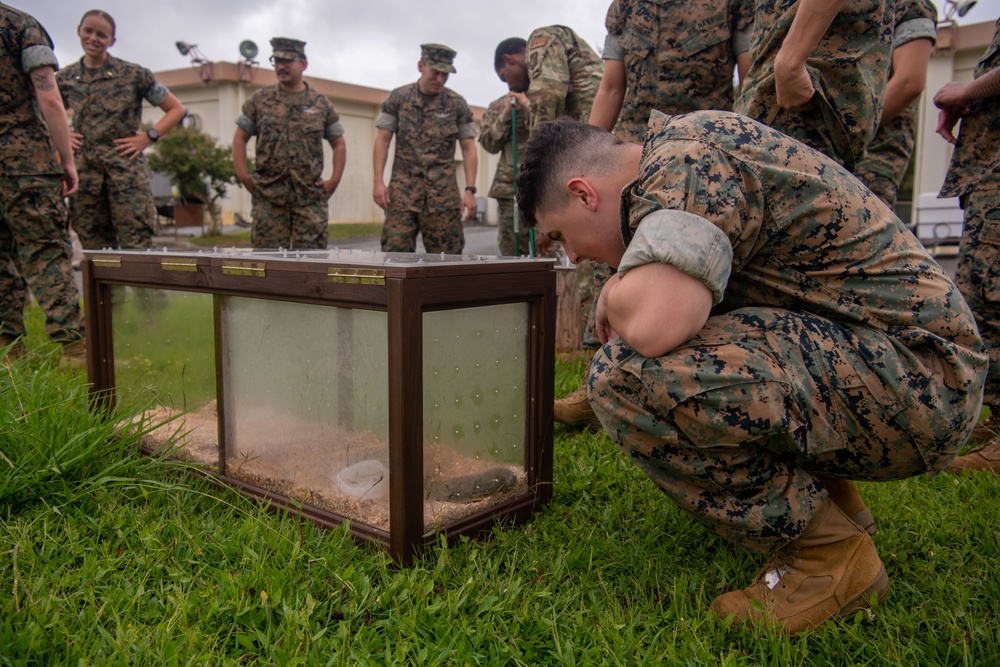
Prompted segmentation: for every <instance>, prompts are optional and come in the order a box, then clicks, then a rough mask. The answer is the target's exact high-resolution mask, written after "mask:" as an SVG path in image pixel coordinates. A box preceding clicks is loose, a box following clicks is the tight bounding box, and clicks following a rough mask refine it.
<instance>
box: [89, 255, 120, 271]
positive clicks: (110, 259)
mask: <svg viewBox="0 0 1000 667" xmlns="http://www.w3.org/2000/svg"><path fill="white" fill-rule="evenodd" d="M94 266H103V267H107V268H110V269H120V268H122V258H121V257H120V256H117V255H109V256H107V257H95V258H94Z"/></svg>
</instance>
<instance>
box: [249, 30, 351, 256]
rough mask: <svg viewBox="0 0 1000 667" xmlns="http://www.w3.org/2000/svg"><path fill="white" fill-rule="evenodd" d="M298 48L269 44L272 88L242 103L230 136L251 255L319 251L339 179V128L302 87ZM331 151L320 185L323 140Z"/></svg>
mask: <svg viewBox="0 0 1000 667" xmlns="http://www.w3.org/2000/svg"><path fill="white" fill-rule="evenodd" d="M305 47H306V43H305V42H303V41H300V40H297V39H290V38H288V37H275V38H273V39H272V40H271V48H272V50H273V54H272V56H271V62H272V64H273V65H274V72H275V76H276V77H277V79H278V83H276V84H274V85H271V86H265V87H263V88H261V89H260V90H258V91H257V92H256V93H254V94H253V97H251V98H250V99H249V100H247V101H246V102H245V103H244V104H243V113H242V114H240V117H239V118H237V119H236V133H235V134H234V136H233V165H234V166H235V167H236V175H237V176H238V177H239V179H240V182H242V183H243V185H244V187H246V188H247V190H249V191H250V193H251V194H252V195H253V210H252V216H253V230H252V232H251V237H252V241H253V246H254V248H303V249H308V248H319V249H322V248H326V245H327V238H328V236H329V227H328V224H329V220H330V214H329V205H328V203H327V202H328V201H329V199H330V197H331V196H332V195H333V193H334V192H335V191H336V189H337V186H338V185H339V184H340V179H341V178H342V177H343V175H344V165H345V164H346V162H347V142H346V141H345V140H344V126H343V125H342V124H341V122H340V116H338V115H337V112H336V111H335V110H334V108H333V104H332V103H331V102H330V100H329V98H327V97H326V95H323V94H322V93H319V92H317V91H315V90H313V89H312V87H310V86H309V84H308V83H307V82H306V81H304V80H303V78H302V74H303V72H305V70H306V67H307V66H308V65H309V61H308V59H307V58H306V52H305ZM253 136H255V137H257V140H256V141H257V144H256V147H255V150H256V159H255V169H254V173H253V176H251V175H250V174H249V172H248V170H247V159H246V155H247V142H249V141H250V137H253ZM324 139H325V140H326V141H327V142H329V144H330V148H331V149H332V151H333V173H332V174H331V176H330V178H329V179H328V180H323V140H324Z"/></svg>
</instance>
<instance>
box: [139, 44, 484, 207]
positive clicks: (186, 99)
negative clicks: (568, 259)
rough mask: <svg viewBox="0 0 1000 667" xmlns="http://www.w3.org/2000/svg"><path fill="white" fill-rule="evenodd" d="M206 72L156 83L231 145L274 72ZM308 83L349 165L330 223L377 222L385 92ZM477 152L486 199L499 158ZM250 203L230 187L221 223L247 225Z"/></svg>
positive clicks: (162, 75)
mask: <svg viewBox="0 0 1000 667" xmlns="http://www.w3.org/2000/svg"><path fill="white" fill-rule="evenodd" d="M205 71H206V69H205V68H203V69H201V70H196V69H194V68H191V67H188V68H184V69H176V70H168V71H163V72H156V78H157V79H158V80H159V81H160V82H161V83H162V84H164V85H165V86H166V87H167V88H169V89H170V92H172V93H173V94H174V95H176V96H177V98H178V99H179V100H180V101H181V103H182V104H184V106H185V108H186V110H187V112H188V114H190V115H191V117H192V119H193V120H194V122H195V123H196V125H197V127H198V128H199V129H201V130H202V131H203V132H205V133H206V134H208V135H209V136H211V137H213V138H214V139H215V140H216V141H218V142H219V143H220V144H224V145H226V146H231V145H232V140H233V133H234V132H235V131H236V124H235V123H236V118H237V117H238V116H239V114H240V112H241V109H242V107H243V103H244V102H245V101H246V100H247V99H249V98H250V96H251V95H253V93H254V91H256V90H257V89H258V88H260V87H262V86H266V85H270V84H273V83H276V79H275V77H274V72H273V71H272V70H269V69H262V68H260V69H254V70H253V78H252V80H251V81H250V82H249V83H246V82H243V81H241V80H240V73H241V70H240V67H239V66H238V65H237V64H235V63H227V62H217V63H211V64H210V66H209V68H208V69H207V71H209V72H210V74H211V76H210V80H209V81H208V82H207V83H206V82H204V81H203V80H202V75H203V73H204V72H205ZM306 81H307V82H308V83H309V85H310V86H312V87H313V88H314V89H316V90H318V91H320V92H322V93H323V94H325V95H326V96H327V97H329V98H330V101H332V102H333V105H334V107H335V108H336V110H337V113H338V114H340V120H341V122H342V123H343V124H344V139H345V141H346V142H347V166H346V168H345V170H344V177H343V180H342V181H341V182H340V186H339V187H338V188H337V191H336V192H335V193H334V195H333V197H331V198H330V221H331V222H381V221H382V220H383V219H384V217H385V216H384V212H383V211H382V209H380V208H379V207H378V206H376V205H375V202H374V201H373V200H372V185H373V180H374V171H373V167H372V154H373V152H374V149H375V135H376V130H375V120H376V118H377V117H378V114H379V111H380V109H381V106H382V102H383V101H384V100H385V99H386V97H388V96H389V91H388V90H381V89H378V88H368V87H365V86H356V85H352V84H346V83H341V82H338V81H330V80H327V79H317V78H313V77H308V76H307V77H306ZM405 83H407V82H405V81H404V82H400V85H405ZM471 108H472V113H473V116H474V117H475V119H476V121H477V122H478V121H479V120H480V119H481V118H482V116H483V112H484V111H485V109H483V108H482V107H476V106H472V107H471ZM162 115H163V112H162V111H161V110H160V109H159V108H157V107H151V106H149V105H144V107H143V122H147V123H152V122H155V121H156V120H157V119H158V118H160V117H161V116H162ZM477 147H478V148H479V151H478V170H477V177H476V183H475V184H474V185H475V186H476V188H477V189H478V190H479V196H480V197H481V198H484V197H485V193H486V192H487V191H488V190H489V186H490V182H491V180H492V177H493V172H494V170H495V169H496V163H497V159H498V157H497V156H495V155H489V154H488V153H486V152H485V151H484V150H483V149H482V147H479V145H478V143H477ZM255 148H256V140H255V139H251V141H250V143H249V146H248V149H247V152H248V154H249V155H250V157H253V155H254V150H255ZM323 148H324V154H325V166H324V171H323V174H324V176H327V177H328V176H329V175H330V174H331V173H333V162H332V157H333V152H332V151H331V149H330V145H329V144H328V143H327V142H324V143H323ZM394 150H395V141H393V145H392V148H391V149H390V152H389V163H388V165H386V173H385V180H386V182H387V183H388V182H389V176H390V174H391V169H392V155H393V152H394ZM455 161H456V163H457V164H456V172H457V180H458V186H459V187H460V188H464V187H465V172H464V171H463V168H462V153H461V151H460V150H459V149H458V147H457V146H456V150H455ZM484 201H486V200H485V199H480V204H482V203H483V202H484ZM250 203H251V202H250V195H249V193H247V191H246V190H245V189H243V188H242V187H239V186H231V187H230V188H229V193H228V195H227V197H226V199H225V200H224V201H223V203H222V220H223V224H227V225H228V224H232V223H233V221H234V216H235V214H236V213H239V214H240V215H241V216H242V217H243V218H244V219H245V220H248V221H249V220H250ZM484 219H485V220H486V221H487V222H492V223H494V224H495V221H496V204H495V202H493V201H492V200H489V203H488V206H487V211H486V212H485V218H484Z"/></svg>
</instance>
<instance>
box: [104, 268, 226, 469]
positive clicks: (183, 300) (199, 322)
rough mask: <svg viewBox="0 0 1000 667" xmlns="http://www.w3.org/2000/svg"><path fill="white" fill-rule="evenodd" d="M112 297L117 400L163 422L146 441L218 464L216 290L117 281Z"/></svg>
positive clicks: (191, 457) (153, 446)
mask: <svg viewBox="0 0 1000 667" xmlns="http://www.w3.org/2000/svg"><path fill="white" fill-rule="evenodd" d="M111 303H112V336H113V346H114V356H115V359H114V363H115V385H116V392H117V394H118V400H119V402H120V403H122V404H125V405H138V406H140V407H143V408H146V410H145V412H144V417H145V418H146V419H148V420H149V422H150V423H151V424H161V423H162V424H163V425H162V426H161V427H159V428H157V429H156V430H155V431H153V432H151V433H149V434H148V435H147V436H146V438H145V439H144V444H145V445H146V446H148V447H151V448H154V449H155V448H159V447H162V446H164V445H167V444H168V443H169V444H173V443H174V442H176V443H178V444H180V445H182V449H181V450H180V451H179V452H178V454H180V455H182V456H186V457H188V458H190V459H192V460H195V461H198V462H200V463H207V464H217V463H218V462H219V451H218V450H219V444H218V443H219V437H218V426H217V424H218V419H217V417H216V408H215V332H214V326H213V312H212V311H213V308H212V295H211V294H196V293H192V292H181V291H177V290H163V289H150V288H139V287H118V286H115V287H112V288H111ZM137 419H139V418H137ZM172 436H177V438H178V439H177V440H176V441H172V440H171V437H172Z"/></svg>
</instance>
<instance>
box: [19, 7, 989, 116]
mask: <svg viewBox="0 0 1000 667" xmlns="http://www.w3.org/2000/svg"><path fill="white" fill-rule="evenodd" d="M719 1H720V2H721V1H722V0H719ZM5 2H6V3H7V4H9V5H12V6H14V7H18V8H20V9H23V10H26V11H28V12H29V13H31V14H32V15H34V16H35V18H37V19H38V20H39V21H41V22H42V24H43V25H44V26H45V28H46V29H47V30H48V31H49V34H50V35H51V36H52V40H53V41H54V42H55V46H56V55H57V56H58V58H59V62H60V64H61V65H66V64H68V63H70V62H73V61H74V60H77V59H79V58H80V56H81V55H82V50H81V49H80V42H79V39H78V38H77V36H76V32H75V30H76V25H77V24H78V23H79V21H80V17H81V16H82V14H83V12H84V11H86V10H87V9H91V8H96V9H103V10H104V11H106V12H108V13H109V14H111V16H113V17H114V19H115V22H116V23H117V27H118V34H117V39H118V41H117V43H116V44H115V45H114V46H113V47H112V48H111V53H112V55H115V56H117V57H118V58H123V59H125V60H130V61H132V62H136V63H139V64H141V65H143V66H145V67H148V68H150V69H152V70H153V71H158V70H167V69H177V68H181V67H186V66H188V65H189V59H188V58H187V57H184V56H181V55H180V53H178V52H177V48H176V47H175V46H174V42H176V41H177V40H184V41H186V42H190V43H192V44H197V45H198V49H199V50H200V51H201V52H202V53H203V54H204V56H205V57H206V58H207V59H209V60H212V61H220V60H226V61H229V62H236V61H237V60H239V44H240V42H241V41H243V40H245V39H250V40H253V41H254V42H256V43H257V46H258V47H259V49H260V54H259V55H258V57H257V60H259V61H260V62H261V63H262V64H263V65H265V66H267V57H268V56H269V55H270V54H271V51H270V47H269V45H268V41H269V40H270V38H271V37H273V36H275V35H278V36H286V37H295V38H298V39H302V40H304V41H305V42H306V53H307V55H308V56H309V70H308V72H307V73H308V74H312V75H314V76H318V77H322V78H325V79H333V80H336V81H345V82H347V83H355V84H360V85H365V86H372V87H374V88H384V89H386V90H389V89H392V88H395V87H397V86H400V85H403V84H405V83H410V82H413V81H415V80H416V79H417V77H418V73H417V60H419V59H420V47H419V45H420V44H422V43H425V42H440V43H443V44H447V45H448V46H450V47H452V48H453V49H455V50H456V51H458V57H457V58H456V59H455V67H456V69H457V70H458V72H457V73H456V74H452V75H451V78H450V79H449V81H448V86H449V87H450V88H452V89H454V90H456V91H457V92H459V93H461V94H462V95H464V96H465V98H466V99H467V100H468V101H469V103H470V104H478V105H480V106H486V105H487V104H489V102H490V101H491V100H493V99H495V98H496V97H498V96H500V95H501V94H503V92H504V90H505V86H504V85H503V84H502V83H501V82H500V80H499V79H497V77H496V74H495V73H494V71H493V50H494V48H495V47H496V45H497V43H498V42H500V41H501V40H502V39H505V38H507V37H515V36H519V37H524V38H527V37H528V34H529V33H530V32H531V31H532V30H533V29H534V28H537V27H539V26H545V25H551V24H553V23H560V24H562V25H567V26H569V27H571V28H573V29H574V30H575V31H576V32H577V34H579V35H580V36H581V37H582V38H583V39H585V40H586V41H588V42H589V43H590V44H591V46H593V47H594V48H595V49H599V48H600V47H602V46H603V44H604V36H605V34H606V31H605V29H604V15H605V13H606V12H607V8H608V4H609V0H504V1H500V0H493V1H492V2H481V1H475V0H472V1H470V0H422V1H397V2H379V1H378V0H376V1H375V2H370V3H369V2H365V1H364V0H335V1H333V2H331V1H330V0H167V1H166V2H151V1H150V0H93V4H92V3H91V1H90V0H83V2H81V0H5ZM936 4H938V5H939V6H943V2H939V3H936ZM997 16H1000V0H978V3H977V4H976V6H975V7H973V8H972V10H971V11H970V12H969V13H968V14H966V16H965V17H964V18H962V19H961V23H962V24H966V25H967V24H971V23H978V22H981V21H990V22H992V21H995V20H996V19H997Z"/></svg>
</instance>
